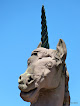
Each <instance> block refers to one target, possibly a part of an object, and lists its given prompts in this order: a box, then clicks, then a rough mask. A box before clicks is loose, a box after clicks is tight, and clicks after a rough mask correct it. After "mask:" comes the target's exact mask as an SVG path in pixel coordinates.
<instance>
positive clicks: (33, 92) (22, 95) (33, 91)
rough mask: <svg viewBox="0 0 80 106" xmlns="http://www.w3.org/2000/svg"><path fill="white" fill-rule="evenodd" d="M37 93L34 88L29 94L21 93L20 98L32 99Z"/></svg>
mask: <svg viewBox="0 0 80 106" xmlns="http://www.w3.org/2000/svg"><path fill="white" fill-rule="evenodd" d="M36 92H37V88H34V89H32V90H30V91H28V92H24V91H21V93H20V96H21V97H22V98H23V99H24V98H25V97H29V98H30V97H32V96H33V95H34V94H35V93H36Z"/></svg>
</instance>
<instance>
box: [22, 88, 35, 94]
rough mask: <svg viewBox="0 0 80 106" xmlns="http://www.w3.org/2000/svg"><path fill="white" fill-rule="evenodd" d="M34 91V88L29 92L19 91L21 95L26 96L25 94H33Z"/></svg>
mask: <svg viewBox="0 0 80 106" xmlns="http://www.w3.org/2000/svg"><path fill="white" fill-rule="evenodd" d="M36 90H37V88H34V89H32V90H30V91H28V92H24V91H21V93H22V94H24V95H26V94H30V93H32V92H35V91H36Z"/></svg>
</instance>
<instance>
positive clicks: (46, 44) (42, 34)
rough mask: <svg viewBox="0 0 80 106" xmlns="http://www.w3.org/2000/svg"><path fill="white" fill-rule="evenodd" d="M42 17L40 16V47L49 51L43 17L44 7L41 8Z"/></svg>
mask: <svg viewBox="0 0 80 106" xmlns="http://www.w3.org/2000/svg"><path fill="white" fill-rule="evenodd" d="M41 12H42V15H41V19H42V21H41V24H42V27H41V29H42V32H41V42H42V44H41V47H44V48H47V49H49V43H48V32H47V25H46V16H45V9H44V6H42V10H41Z"/></svg>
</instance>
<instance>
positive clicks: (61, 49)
mask: <svg viewBox="0 0 80 106" xmlns="http://www.w3.org/2000/svg"><path fill="white" fill-rule="evenodd" d="M56 50H57V54H58V56H59V57H60V58H61V60H62V61H63V62H64V61H65V59H66V55H67V49H66V44H65V42H64V41H63V40H62V39H59V42H58V44H57V48H56Z"/></svg>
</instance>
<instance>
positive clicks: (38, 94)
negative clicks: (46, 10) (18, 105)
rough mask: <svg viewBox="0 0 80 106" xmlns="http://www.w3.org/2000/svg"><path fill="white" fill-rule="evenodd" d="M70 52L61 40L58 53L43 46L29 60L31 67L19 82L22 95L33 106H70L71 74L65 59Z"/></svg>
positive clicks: (57, 49) (29, 66) (21, 76)
mask: <svg viewBox="0 0 80 106" xmlns="http://www.w3.org/2000/svg"><path fill="white" fill-rule="evenodd" d="M66 55H67V49H66V45H65V43H64V41H63V40H62V39H60V40H59V42H58V45H57V48H56V50H53V49H46V48H43V47H41V43H40V44H39V45H38V48H37V49H36V50H34V51H33V52H32V54H31V57H30V58H29V59H28V62H27V63H28V68H27V70H26V72H25V73H23V74H21V75H20V77H19V80H18V83H19V86H18V87H19V89H20V90H21V93H20V96H21V98H22V99H23V100H24V101H27V102H31V106H70V96H69V91H68V81H69V74H68V71H67V68H66V64H65V59H66Z"/></svg>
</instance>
